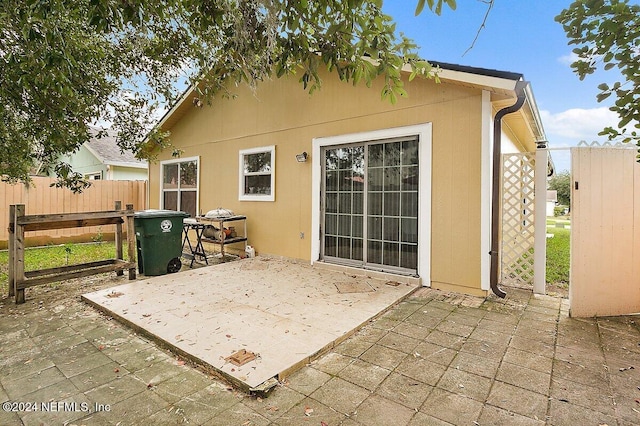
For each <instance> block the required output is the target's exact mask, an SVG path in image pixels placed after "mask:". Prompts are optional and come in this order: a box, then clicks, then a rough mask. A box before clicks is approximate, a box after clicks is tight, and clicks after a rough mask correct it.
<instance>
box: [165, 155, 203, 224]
mask: <svg viewBox="0 0 640 426" xmlns="http://www.w3.org/2000/svg"><path fill="white" fill-rule="evenodd" d="M199 163H200V160H199V158H198V157H191V158H181V159H178V160H168V161H162V162H160V182H162V186H161V188H160V191H161V194H160V202H161V207H162V208H163V209H167V210H175V211H183V212H186V213H189V214H190V215H191V217H195V216H196V212H197V211H198V181H199V178H198V177H199V174H198V170H199Z"/></svg>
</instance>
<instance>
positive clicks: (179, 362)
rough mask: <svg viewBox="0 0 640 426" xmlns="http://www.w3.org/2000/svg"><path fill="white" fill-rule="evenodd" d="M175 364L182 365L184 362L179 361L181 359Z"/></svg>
mask: <svg viewBox="0 0 640 426" xmlns="http://www.w3.org/2000/svg"><path fill="white" fill-rule="evenodd" d="M176 364H177V365H184V361H183V360H181V359H179V360H178V361H177V362H176Z"/></svg>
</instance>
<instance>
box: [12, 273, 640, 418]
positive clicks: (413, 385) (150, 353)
mask: <svg viewBox="0 0 640 426" xmlns="http://www.w3.org/2000/svg"><path fill="white" fill-rule="evenodd" d="M214 268H215V267H214ZM108 281H109V282H108V283H106V284H104V285H103V286H104V287H106V286H107V285H108V284H112V285H116V284H120V283H122V282H124V280H119V279H116V278H110V279H109V280H108ZM73 285H74V283H67V284H64V285H61V286H60V287H58V288H55V289H51V290H49V292H47V293H41V294H39V293H34V294H33V295H28V296H27V297H28V299H27V303H26V304H24V305H19V306H15V305H13V303H12V302H11V301H10V300H9V299H4V300H3V301H1V302H0V303H1V305H2V306H0V400H1V401H2V402H13V403H14V404H9V405H5V404H3V410H1V411H0V424H2V425H21V424H26V425H32V424H34V425H36V424H65V423H66V424H77V425H81V424H86V425H92V424H97V425H116V424H119V425H128V424H144V425H152V424H187V423H188V424H192V425H193V424H196V425H197V424H203V425H236V424H237V425H249V424H254V425H300V424H316V425H320V424H322V423H321V422H324V423H325V424H327V425H337V424H343V425H385V424H392V425H447V424H454V425H474V424H479V425H496V424H497V425H500V424H503V425H514V424H515V425H544V424H547V425H602V424H607V425H609V426H612V425H636V424H640V414H639V411H640V403H639V402H638V401H640V390H639V386H640V362H639V361H640V346H639V343H640V331H639V328H638V324H637V323H636V317H632V316H627V317H616V318H597V319H572V318H568V317H567V308H568V304H567V300H566V299H560V298H554V297H549V296H534V295H532V294H531V292H530V291H527V290H522V289H513V288H506V290H507V298H506V299H505V300H500V299H497V298H494V297H493V296H491V297H489V298H488V299H486V300H485V299H480V298H474V297H465V296H460V295H456V294H449V293H443V292H439V291H436V290H431V289H420V290H418V291H417V292H415V293H414V294H413V295H411V296H410V297H409V298H408V299H406V300H404V301H403V302H401V303H400V304H398V305H397V306H395V307H393V308H392V309H390V310H389V311H387V312H386V313H385V314H384V315H382V316H381V317H379V318H377V319H375V320H374V321H371V322H369V323H368V324H366V325H365V326H364V327H363V328H362V329H361V330H360V331H358V332H357V333H356V334H354V335H352V336H351V337H350V338H348V339H346V340H345V341H343V342H342V343H340V344H339V345H337V346H336V347H335V348H334V349H333V350H331V351H330V352H328V353H327V354H326V355H325V356H323V357H321V358H319V359H317V360H315V361H313V362H311V363H310V364H309V365H307V366H305V367H304V368H302V369H300V370H298V371H297V372H296V373H294V374H293V375H291V376H290V377H289V378H287V379H286V380H285V381H284V382H282V383H280V384H279V385H278V386H277V387H276V388H275V389H274V390H273V391H272V392H271V394H270V396H269V397H268V398H257V397H253V396H248V395H247V394H245V393H243V392H238V391H237V390H235V389H234V388H232V387H230V386H229V385H228V384H226V383H224V382H223V381H221V380H219V379H217V378H215V377H213V376H211V375H210V374H208V372H206V371H202V370H201V369H199V368H196V367H194V366H193V365H191V364H190V363H189V362H184V360H183V359H181V358H179V357H177V356H175V355H172V354H171V353H170V352H167V351H164V350H162V349H159V348H158V347H157V346H156V345H155V344H154V343H153V342H151V341H149V340H147V339H146V338H143V337H141V336H139V335H137V334H135V333H134V332H133V331H132V330H131V329H129V328H127V327H125V326H123V325H121V324H119V323H118V322H116V321H115V320H113V319H111V318H109V317H107V316H105V315H103V314H100V313H99V312H97V311H96V310H95V309H93V308H92V307H90V306H88V305H86V304H84V303H82V302H81V301H80V300H79V297H78V294H79V292H78V291H76V292H75V294H76V295H75V296H69V297H65V298H62V297H59V294H58V293H59V292H63V291H64V290H68V289H65V287H66V286H73ZM72 293H73V291H72ZM52 295H57V296H58V297H53V298H52V297H51V296H52ZM49 300H53V301H51V302H50V301H49ZM17 402H23V403H37V404H36V406H38V407H39V408H42V407H43V406H44V407H45V408H49V409H51V407H54V408H59V410H58V411H57V412H43V411H41V410H40V411H31V412H27V411H25V410H24V408H27V407H26V406H24V405H22V406H19V405H18V404H17ZM62 402H67V403H68V404H67V405H66V406H65V405H63V404H62ZM41 403H48V404H49V405H48V406H47V405H46V404H45V405H43V404H41ZM54 403H57V404H54ZM14 408H15V409H16V410H17V409H18V408H23V410H17V411H16V412H14V411H15V410H14ZM107 408H108V409H109V411H106V410H107ZM7 409H8V410H7ZM96 409H97V411H96ZM100 410H101V411H100Z"/></svg>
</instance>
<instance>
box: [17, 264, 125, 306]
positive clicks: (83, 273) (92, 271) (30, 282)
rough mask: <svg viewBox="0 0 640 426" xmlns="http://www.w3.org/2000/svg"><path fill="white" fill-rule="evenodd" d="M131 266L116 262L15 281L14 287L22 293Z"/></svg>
mask: <svg viewBox="0 0 640 426" xmlns="http://www.w3.org/2000/svg"><path fill="white" fill-rule="evenodd" d="M132 266H133V267H134V268H135V263H131V262H120V261H117V262H116V263H112V264H109V265H104V266H98V267H94V268H89V269H83V270H80V271H73V272H66V273H60V274H57V275H49V276H46V277H39V278H33V279H25V280H21V281H16V287H17V289H18V290H19V291H23V292H24V289H25V288H29V287H33V286H37V285H41V284H47V283H51V282H56V281H64V280H70V279H73V278H82V277H88V276H90V275H96V274H102V273H105V272H115V271H119V270H123V269H130V268H131V267H132ZM23 303H24V302H23Z"/></svg>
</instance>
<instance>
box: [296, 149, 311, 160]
mask: <svg viewBox="0 0 640 426" xmlns="http://www.w3.org/2000/svg"><path fill="white" fill-rule="evenodd" d="M307 158H309V154H307V152H306V151H305V152H303V153H302V154H296V161H297V162H298V163H306V162H307Z"/></svg>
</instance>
